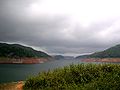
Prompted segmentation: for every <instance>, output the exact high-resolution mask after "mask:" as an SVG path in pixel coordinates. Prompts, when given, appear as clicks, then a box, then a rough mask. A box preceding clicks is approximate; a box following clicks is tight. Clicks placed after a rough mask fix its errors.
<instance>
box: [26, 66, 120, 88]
mask: <svg viewBox="0 0 120 90" xmlns="http://www.w3.org/2000/svg"><path fill="white" fill-rule="evenodd" d="M119 86H120V65H119V64H78V65H73V64H72V65H70V66H65V67H64V68H58V69H55V70H53V71H48V72H42V73H39V74H38V75H37V76H35V77H31V78H29V79H27V80H26V83H25V85H24V90H119Z"/></svg>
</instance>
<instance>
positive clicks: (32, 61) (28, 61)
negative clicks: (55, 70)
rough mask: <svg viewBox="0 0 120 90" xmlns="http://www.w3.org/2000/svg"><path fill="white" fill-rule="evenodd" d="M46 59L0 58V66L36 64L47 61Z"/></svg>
mask: <svg viewBox="0 0 120 90" xmlns="http://www.w3.org/2000/svg"><path fill="white" fill-rule="evenodd" d="M48 60H49V59H48V58H20V59H14V58H12V59H11V58H0V64H37V63H44V62H46V61H48Z"/></svg>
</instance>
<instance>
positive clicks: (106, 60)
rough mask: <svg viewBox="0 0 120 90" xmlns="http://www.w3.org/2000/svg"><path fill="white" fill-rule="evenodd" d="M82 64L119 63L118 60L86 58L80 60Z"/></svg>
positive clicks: (119, 59) (119, 60)
mask: <svg viewBox="0 0 120 90" xmlns="http://www.w3.org/2000/svg"><path fill="white" fill-rule="evenodd" d="M81 61H82V62H113V63H119V62H120V58H87V59H83V60H81Z"/></svg>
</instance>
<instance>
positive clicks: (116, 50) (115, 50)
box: [89, 45, 120, 58]
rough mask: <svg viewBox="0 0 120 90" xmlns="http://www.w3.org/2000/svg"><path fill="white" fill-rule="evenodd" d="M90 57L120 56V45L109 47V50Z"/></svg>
mask: <svg viewBox="0 0 120 90" xmlns="http://www.w3.org/2000/svg"><path fill="white" fill-rule="evenodd" d="M89 57H93V58H120V45H116V46H114V47H111V48H108V49H107V50H104V51H101V52H96V53H93V54H91V55H89Z"/></svg>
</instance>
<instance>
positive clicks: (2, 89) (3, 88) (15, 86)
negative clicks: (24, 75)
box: [0, 81, 24, 90]
mask: <svg viewBox="0 0 120 90" xmlns="http://www.w3.org/2000/svg"><path fill="white" fill-rule="evenodd" d="M23 85H24V82H23V81H18V82H12V83H5V84H0V90H23Z"/></svg>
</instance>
